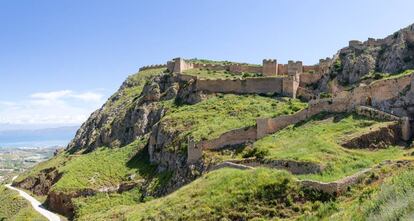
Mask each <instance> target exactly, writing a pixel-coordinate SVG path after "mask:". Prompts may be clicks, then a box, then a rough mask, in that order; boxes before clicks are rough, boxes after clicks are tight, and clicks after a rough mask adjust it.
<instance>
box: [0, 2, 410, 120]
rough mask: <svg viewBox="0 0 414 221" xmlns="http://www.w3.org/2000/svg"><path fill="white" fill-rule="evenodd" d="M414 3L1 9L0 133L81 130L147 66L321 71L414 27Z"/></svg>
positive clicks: (5, 5) (21, 5) (29, 5)
mask: <svg viewBox="0 0 414 221" xmlns="http://www.w3.org/2000/svg"><path fill="white" fill-rule="evenodd" d="M413 8H414V1H412V0H393V1H389V0H366V1H361V0H359V1H356V0H351V1H340V0H337V1H328V0H315V1H310V0H307V1H306V0H301V1H299V0H296V1H295V0H209V1H194V0H193V1H190V0H174V1H173V0H170V1H161V0H151V1H149V0H148V1H138V0H135V1H128V0H119V1H115V0H113V1H109V0H99V1H98V0H60V1H54V0H39V1H35V0H32V1H28V0H16V1H14V0H13V1H12V0H0V84H1V86H0V124H4V123H10V124H32V125H39V124H40V125H45V127H46V125H47V126H49V125H52V124H54V125H67V124H80V123H81V122H82V121H84V120H85V118H86V117H87V116H88V115H89V114H90V113H91V112H92V111H93V110H95V109H96V108H98V107H100V106H101V105H102V104H103V102H104V101H105V100H106V99H107V97H109V96H110V95H111V94H112V93H113V92H114V91H115V90H116V89H117V88H118V87H119V86H120V84H121V83H122V81H123V80H124V79H125V78H126V77H127V76H128V75H130V74H133V73H135V72H136V71H137V69H138V68H139V67H140V66H143V65H147V64H158V63H164V62H166V61H167V60H168V59H170V58H173V57H177V56H182V57H186V58H194V57H197V58H208V59H217V60H234V61H243V62H251V63H260V62H261V60H262V59H263V58H277V59H278V60H279V61H280V62H286V61H287V60H289V59H294V60H303V61H304V62H305V63H307V64H313V63H316V62H317V61H318V59H319V58H322V57H327V56H332V55H333V54H334V53H335V52H336V51H337V50H338V49H340V48H342V47H344V46H346V45H347V42H348V40H350V39H359V40H366V39H367V38H368V37H376V38H379V37H385V36H386V35H388V34H391V33H393V32H394V31H397V30H398V29H399V28H403V27H405V26H407V25H409V24H411V23H414V13H412V9H413Z"/></svg>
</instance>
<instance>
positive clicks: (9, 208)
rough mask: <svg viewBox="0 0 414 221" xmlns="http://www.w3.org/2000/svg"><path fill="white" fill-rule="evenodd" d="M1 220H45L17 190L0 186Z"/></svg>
mask: <svg viewBox="0 0 414 221" xmlns="http://www.w3.org/2000/svg"><path fill="white" fill-rule="evenodd" d="M0 220H5V221H6V220H7V221H44V220H47V219H46V218H44V217H43V216H41V215H40V214H39V213H37V212H36V211H35V210H34V209H33V208H32V206H31V205H30V204H29V203H28V202H27V201H26V200H25V199H23V198H21V197H20V196H19V195H18V193H17V192H15V191H12V190H9V189H7V188H6V187H3V186H2V187H0Z"/></svg>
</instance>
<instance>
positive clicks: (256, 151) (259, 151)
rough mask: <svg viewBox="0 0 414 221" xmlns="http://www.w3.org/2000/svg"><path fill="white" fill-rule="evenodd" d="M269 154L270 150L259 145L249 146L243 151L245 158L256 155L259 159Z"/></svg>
mask: <svg viewBox="0 0 414 221" xmlns="http://www.w3.org/2000/svg"><path fill="white" fill-rule="evenodd" d="M268 155H269V150H268V149H264V148H257V147H254V148H252V147H248V148H246V150H245V151H244V153H243V158H250V157H256V158H258V159H263V158H265V157H266V156H268Z"/></svg>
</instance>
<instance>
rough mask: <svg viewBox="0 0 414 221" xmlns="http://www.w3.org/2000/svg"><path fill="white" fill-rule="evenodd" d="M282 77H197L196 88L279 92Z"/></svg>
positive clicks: (238, 91) (257, 92)
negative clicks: (216, 78) (213, 78)
mask: <svg viewBox="0 0 414 221" xmlns="http://www.w3.org/2000/svg"><path fill="white" fill-rule="evenodd" d="M282 82H283V78H271V77H269V78H246V79H218V80H209V79H206V80H204V79H198V80H197V83H196V88H197V90H199V91H207V92H211V93H234V94H260V93H281V92H282Z"/></svg>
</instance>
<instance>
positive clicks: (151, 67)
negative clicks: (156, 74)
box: [139, 64, 167, 71]
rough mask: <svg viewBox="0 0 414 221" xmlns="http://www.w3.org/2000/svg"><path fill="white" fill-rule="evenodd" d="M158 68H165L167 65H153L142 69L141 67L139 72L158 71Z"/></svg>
mask: <svg viewBox="0 0 414 221" xmlns="http://www.w3.org/2000/svg"><path fill="white" fill-rule="evenodd" d="M158 68H167V65H165V64H155V65H149V66H144V67H141V68H140V69H139V71H144V70H149V69H158Z"/></svg>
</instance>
